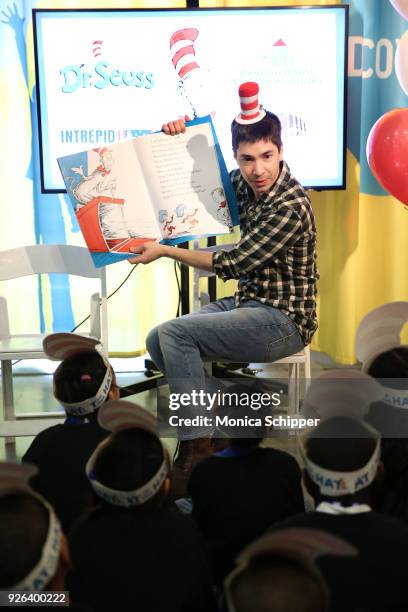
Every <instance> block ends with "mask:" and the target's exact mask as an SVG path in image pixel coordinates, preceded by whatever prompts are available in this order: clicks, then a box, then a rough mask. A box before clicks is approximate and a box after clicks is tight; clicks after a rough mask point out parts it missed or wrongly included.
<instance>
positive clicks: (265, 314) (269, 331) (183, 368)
mask: <svg viewBox="0 0 408 612" xmlns="http://www.w3.org/2000/svg"><path fill="white" fill-rule="evenodd" d="M146 346H147V350H148V351H149V354H150V357H151V358H152V359H153V361H154V363H155V364H156V365H157V367H158V368H159V369H160V370H161V372H163V374H164V375H165V376H166V378H167V381H168V383H169V386H170V391H171V393H177V394H181V393H191V392H192V391H193V390H199V389H206V388H208V386H209V378H208V376H207V375H206V371H205V369H204V365H203V361H232V362H238V363H240V362H245V363H246V362H260V363H262V362H268V361H275V360H277V359H281V358H282V357H287V356H288V355H293V354H294V353H297V352H298V351H300V350H301V349H302V348H303V347H304V342H303V339H302V337H301V335H300V333H299V331H298V328H297V327H296V325H295V324H294V323H293V321H292V320H291V319H289V318H288V317H287V316H286V315H285V314H283V313H282V312H281V311H280V310H278V309H277V308H273V307H272V306H268V305H265V304H262V303H261V302H258V301H257V300H247V301H244V302H242V303H241V305H240V306H239V307H238V308H237V307H236V306H235V301H234V298H233V297H227V298H223V299H221V300H217V301H215V302H211V303H210V304H208V305H207V306H205V307H204V308H202V309H201V310H198V311H197V312H193V313H191V314H188V315H184V316H182V317H178V318H177V319H172V320H171V321H167V322H166V323H162V324H161V325H158V326H157V327H155V328H153V329H152V330H151V332H150V333H149V335H148V336H147V339H146ZM212 382H214V380H213V381H212ZM218 387H219V385H218ZM204 412H205V411H204ZM178 413H179V416H184V417H191V416H193V415H197V414H198V413H199V412H198V411H197V408H193V406H184V407H180V410H179V411H178ZM210 434H211V428H209V427H194V430H192V429H189V428H179V430H178V437H179V438H180V439H181V440H189V439H193V438H198V437H204V436H208V435H210Z"/></svg>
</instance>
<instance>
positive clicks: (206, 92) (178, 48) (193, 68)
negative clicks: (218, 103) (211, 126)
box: [170, 28, 215, 118]
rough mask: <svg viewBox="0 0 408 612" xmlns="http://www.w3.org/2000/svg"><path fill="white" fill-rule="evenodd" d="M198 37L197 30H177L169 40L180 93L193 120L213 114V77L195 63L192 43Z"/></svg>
mask: <svg viewBox="0 0 408 612" xmlns="http://www.w3.org/2000/svg"><path fill="white" fill-rule="evenodd" d="M198 35H199V30H197V28H183V29H181V30H177V31H176V32H174V33H173V34H172V35H171V38H170V55H171V61H172V63H173V66H174V69H175V71H176V72H177V74H178V77H179V89H180V93H181V95H182V96H183V98H184V100H185V101H186V103H187V105H188V107H189V111H188V114H189V115H190V116H191V117H192V118H193V117H194V118H195V117H203V116H204V115H208V114H210V113H211V112H213V111H214V110H215V109H214V104H213V101H212V100H211V97H210V96H211V92H213V89H214V88H213V87H212V86H211V83H212V81H213V75H212V74H211V73H210V71H209V70H206V69H204V68H201V66H199V64H198V63H197V59H196V54H195V48H194V43H195V41H196V39H197V37H198Z"/></svg>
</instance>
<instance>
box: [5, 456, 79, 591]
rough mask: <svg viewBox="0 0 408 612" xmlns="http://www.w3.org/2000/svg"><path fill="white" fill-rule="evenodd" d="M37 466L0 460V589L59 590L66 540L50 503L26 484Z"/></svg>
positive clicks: (66, 554)
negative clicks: (0, 461)
mask: <svg viewBox="0 0 408 612" xmlns="http://www.w3.org/2000/svg"><path fill="white" fill-rule="evenodd" d="M36 472H37V468H36V467H35V466H33V465H29V464H25V465H22V464H16V463H7V462H2V463H0V550H1V555H0V589H2V590H4V591H5V590H8V591H14V590H16V591H43V590H46V591H50V590H51V591H63V590H64V574H65V571H66V569H67V568H68V566H69V564H70V559H69V552H68V544H67V540H66V538H65V536H64V534H63V532H62V529H61V525H60V522H59V520H58V518H57V516H56V514H55V512H54V510H53V508H52V507H51V506H50V504H49V503H48V502H47V501H46V500H45V499H44V498H43V497H41V496H40V495H38V494H37V493H36V492H35V491H34V490H33V489H32V488H31V487H30V485H29V484H28V481H29V479H30V478H31V477H32V476H33V475H34V474H35V473H36Z"/></svg>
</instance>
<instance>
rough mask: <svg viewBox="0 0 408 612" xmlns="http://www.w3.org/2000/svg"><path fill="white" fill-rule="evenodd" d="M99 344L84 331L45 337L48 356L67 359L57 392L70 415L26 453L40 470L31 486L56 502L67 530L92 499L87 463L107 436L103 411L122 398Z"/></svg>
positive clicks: (56, 379)
mask: <svg viewBox="0 0 408 612" xmlns="http://www.w3.org/2000/svg"><path fill="white" fill-rule="evenodd" d="M98 347H99V341H98V340H96V339H95V338H90V337H88V336H80V335H79V334H70V333H57V334H50V335H49V336H46V338H45V339H44V351H45V353H46V355H47V356H48V357H49V358H50V359H54V360H62V362H61V363H60V364H59V366H58V368H57V369H56V371H55V373H54V396H55V398H56V399H57V400H58V401H59V403H60V404H61V405H62V406H63V407H64V409H65V412H66V414H67V418H66V420H65V422H64V423H61V424H59V425H54V426H53V427H49V428H48V429H45V430H44V431H42V432H40V433H39V434H38V435H37V436H36V437H35V438H34V440H33V442H32V443H31V445H30V447H29V448H28V450H27V452H26V453H25V455H24V456H23V461H25V462H30V463H34V464H35V465H36V466H37V467H38V468H39V473H38V475H36V476H35V478H34V479H33V481H32V486H33V487H34V488H35V489H36V490H37V491H38V492H39V493H41V495H43V496H44V497H45V498H46V499H47V500H48V501H49V502H50V503H51V504H52V505H53V507H54V508H55V510H56V512H57V515H58V516H59V518H60V520H61V522H62V526H63V529H64V531H65V532H66V533H68V531H69V529H70V528H71V526H72V524H73V521H74V520H75V519H76V518H77V516H78V515H79V514H80V512H81V511H82V510H83V509H84V508H85V507H86V506H87V505H88V503H89V502H90V499H91V497H92V495H91V488H90V486H89V483H88V481H87V479H86V477H85V475H84V468H85V464H86V462H87V460H88V459H89V457H90V455H91V454H92V452H93V451H94V449H95V448H96V446H97V445H98V444H99V442H101V440H103V439H104V438H106V436H107V435H108V432H107V431H106V430H104V429H103V428H102V427H100V425H99V424H98V423H97V421H96V418H97V412H98V409H99V408H100V406H101V405H102V404H103V403H104V402H105V401H106V400H108V399H116V398H118V397H119V388H118V387H117V385H116V380H115V373H114V372H113V370H112V367H111V365H110V364H109V362H108V361H107V359H106V357H105V356H104V355H103V354H102V353H101V352H100V351H99V350H98Z"/></svg>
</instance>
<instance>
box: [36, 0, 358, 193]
mask: <svg viewBox="0 0 408 612" xmlns="http://www.w3.org/2000/svg"><path fill="white" fill-rule="evenodd" d="M33 23H34V44H35V62H36V79H37V101H38V120H39V145H40V159H41V175H42V176H41V180H42V190H43V191H44V192H63V191H64V185H63V182H62V178H61V175H60V172H59V169H58V165H57V161H56V160H57V158H58V157H61V156H63V155H68V154H71V153H74V152H78V151H83V150H85V149H91V148H99V147H103V146H106V145H107V144H111V143H114V142H118V141H119V140H121V139H125V138H134V137H136V136H138V135H140V134H142V133H144V132H145V131H147V130H159V129H160V128H161V125H162V123H164V122H166V121H169V120H171V119H173V118H177V117H178V116H179V115H184V114H188V115H190V117H191V118H193V117H195V116H203V115H206V114H208V113H209V112H211V111H214V112H215V114H214V124H215V129H216V132H217V135H218V139H219V141H220V146H221V150H222V152H223V155H224V157H225V161H226V163H227V167H228V168H229V169H232V168H234V167H235V165H236V164H235V160H234V158H233V155H232V150H231V139H230V124H231V120H232V119H233V118H234V117H235V115H237V114H238V113H239V110H240V107H239V98H238V87H239V85H240V84H241V83H243V82H245V81H256V82H258V83H259V86H260V96H259V101H260V103H261V104H263V105H264V106H265V107H266V108H268V109H269V110H271V111H273V112H275V113H276V114H277V115H278V116H279V117H280V119H281V122H282V128H283V142H284V155H285V159H286V161H287V162H288V164H289V166H290V168H291V170H292V172H293V174H294V175H295V176H296V177H297V178H298V180H299V181H300V182H301V183H302V184H303V185H304V186H305V187H307V188H315V189H341V188H344V187H345V133H346V132H345V122H346V103H345V99H346V65H347V62H346V38H347V30H348V28H347V25H348V7H347V6H344V5H342V6H337V5H336V6H313V7H270V8H245V9H244V8H239V9H238V8H236V9H235V8H229V9H201V8H200V9H183V10H180V9H167V10H161V9H151V10H141V9H133V10H128V9H123V10H106V9H105V10H99V9H98V10H88V9H76V10H57V9H44V10H43V9H37V10H34V11H33Z"/></svg>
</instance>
